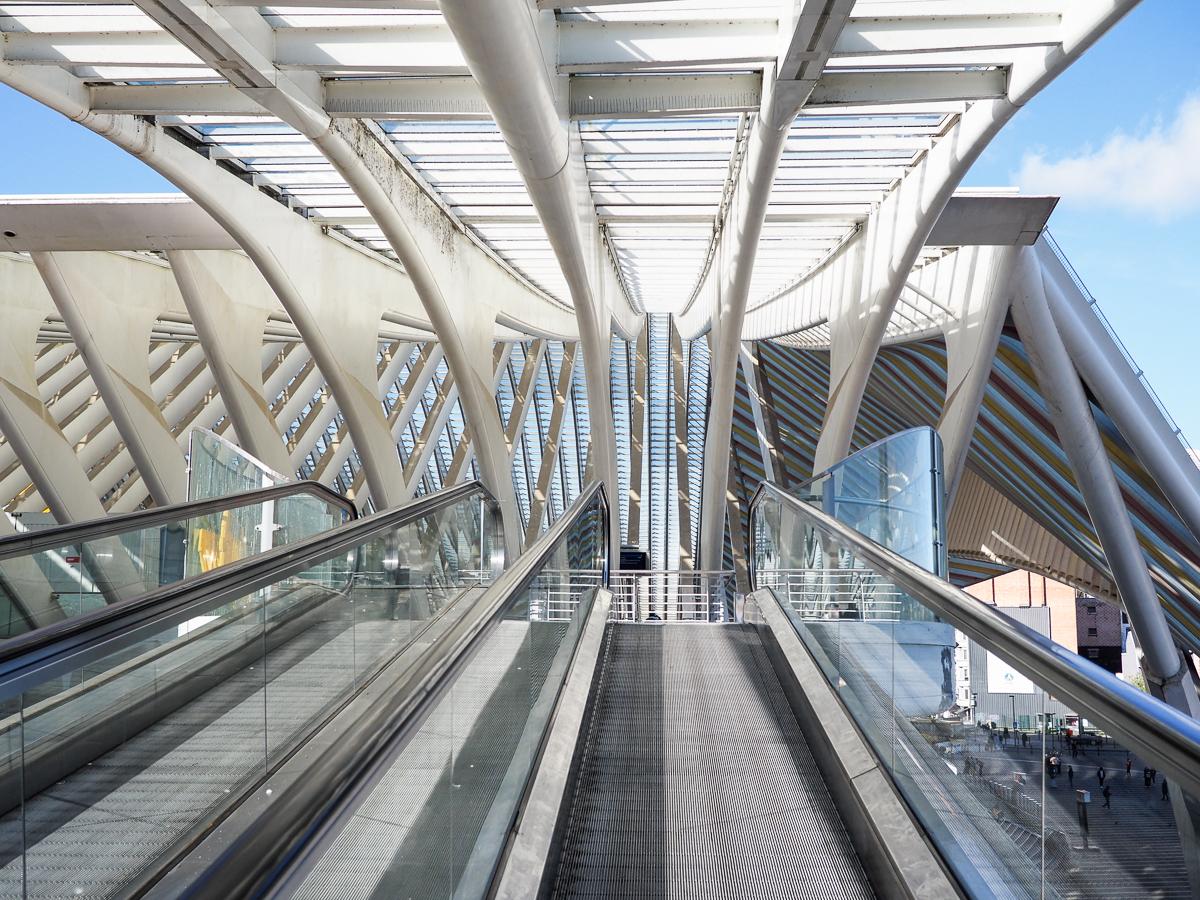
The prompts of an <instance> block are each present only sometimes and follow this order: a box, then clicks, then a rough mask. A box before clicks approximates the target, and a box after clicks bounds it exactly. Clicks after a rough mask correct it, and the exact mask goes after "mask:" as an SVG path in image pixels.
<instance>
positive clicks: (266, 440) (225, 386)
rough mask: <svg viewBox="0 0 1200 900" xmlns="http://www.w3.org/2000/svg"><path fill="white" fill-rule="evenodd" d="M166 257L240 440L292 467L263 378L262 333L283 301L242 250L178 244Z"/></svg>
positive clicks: (279, 465) (275, 465) (272, 462)
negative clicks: (177, 247)
mask: <svg viewBox="0 0 1200 900" xmlns="http://www.w3.org/2000/svg"><path fill="white" fill-rule="evenodd" d="M167 259H168V260H169V261H170V263H171V271H172V273H173V274H174V276H175V281H176V283H177V284H178V285H179V292H180V293H181V294H182V295H183V302H184V305H185V306H186V307H187V310H188V314H189V315H190V316H191V319H192V324H193V325H195V326H196V333H197V334H198V335H199V336H200V343H201V346H203V348H204V355H205V356H206V357H207V359H208V364H209V366H210V368H211V369H212V373H213V378H214V379H215V380H216V382H217V386H218V387H219V388H220V391H221V396H222V397H223V398H224V400H225V407H226V409H228V411H229V416H230V418H231V419H232V420H233V427H234V429H235V430H236V431H237V437H238V443H239V444H241V446H242V447H243V448H245V449H246V451H247V452H249V453H251V454H252V455H254V456H255V457H257V458H258V459H261V460H262V461H263V462H264V463H266V464H267V465H268V466H270V467H271V468H272V469H274V470H275V471H276V472H281V473H284V474H288V473H290V472H291V471H292V464H291V461H290V460H289V459H288V454H287V448H286V447H285V446H284V444H283V439H282V436H281V435H280V433H279V427H278V426H277V424H276V422H275V417H274V416H272V415H271V410H270V407H269V406H268V403H267V400H266V398H265V390H264V388H263V380H262V346H263V333H264V331H265V330H266V325H267V317H268V316H269V315H270V314H271V313H272V312H274V311H275V310H276V309H278V306H279V304H278V301H277V299H276V297H275V295H274V294H273V293H271V290H270V288H269V287H268V286H267V284H266V282H264V281H263V280H262V276H261V275H259V273H258V271H257V270H256V269H255V268H254V265H253V263H251V262H250V261H249V260H248V259H247V258H246V257H244V256H242V255H241V254H237V253H231V252H229V251H227V250H175V251H171V252H170V253H168V254H167ZM264 301H265V305H264Z"/></svg>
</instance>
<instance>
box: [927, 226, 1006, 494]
mask: <svg viewBox="0 0 1200 900" xmlns="http://www.w3.org/2000/svg"><path fill="white" fill-rule="evenodd" d="M1017 252H1018V251H1017V248H1015V247H963V248H961V249H959V250H958V252H956V253H954V254H953V255H952V256H953V260H952V262H951V263H950V264H951V265H952V271H950V272H948V273H945V275H944V277H942V278H936V276H938V275H943V273H942V272H940V271H939V272H936V273H932V274H934V275H935V282H936V281H941V282H942V283H943V284H945V285H946V287H947V288H948V295H949V303H948V308H949V309H950V310H951V311H952V313H953V315H952V316H947V317H946V318H945V320H944V321H943V323H942V333H943V335H944V336H945V339H946V401H945V404H944V405H943V407H942V415H941V418H940V419H939V420H938V425H937V429H938V434H939V435H940V436H941V439H942V447H943V450H944V454H943V460H944V464H945V482H946V507H947V509H949V508H950V505H951V504H952V503H953V502H954V495H955V493H956V492H957V491H958V484H959V481H960V480H961V479H962V474H963V471H964V469H965V468H966V465H967V452H968V451H969V450H970V448H971V438H972V436H973V435H974V433H975V423H976V422H977V421H978V419H979V405H980V403H982V402H983V394H984V391H986V390H987V385H988V378H989V377H990V376H991V373H992V359H993V357H995V355H996V347H997V345H998V344H999V343H1000V332H1001V330H1002V329H1003V328H1004V318H1005V314H1006V313H1007V312H1008V308H1009V298H1010V297H1011V292H1012V265H1013V260H1014V259H1015V258H1016V255H1017ZM943 265H946V261H945V260H943V261H942V262H939V263H935V264H933V265H931V266H930V267H929V268H933V267H934V266H939V267H940V266H943ZM940 286H941V285H939V287H940ZM930 288H931V289H934V290H936V289H937V288H935V287H934V286H933V285H930ZM939 296H945V295H941V294H939Z"/></svg>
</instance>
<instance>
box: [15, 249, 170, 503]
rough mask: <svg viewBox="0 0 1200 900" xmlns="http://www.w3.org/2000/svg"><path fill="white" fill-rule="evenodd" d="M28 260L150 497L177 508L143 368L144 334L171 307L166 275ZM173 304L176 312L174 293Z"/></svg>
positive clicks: (102, 262)
mask: <svg viewBox="0 0 1200 900" xmlns="http://www.w3.org/2000/svg"><path fill="white" fill-rule="evenodd" d="M33 260H34V262H35V263H36V264H37V267H38V271H39V272H40V273H41V275H42V280H43V281H44V282H45V284H46V288H47V289H48V290H49V291H50V296H51V297H52V298H53V299H54V305H55V306H57V307H58V311H59V313H60V314H61V315H62V317H63V321H64V322H65V323H66V325H67V328H68V330H70V332H71V336H72V337H73V338H74V339H75V344H76V346H78V347H79V352H80V353H82V354H83V357H84V359H86V360H87V364H88V374H90V375H91V378H92V381H93V382H95V384H96V388H97V389H98V390H99V391H100V395H101V396H102V397H103V398H104V403H105V406H107V407H108V411H109V414H110V415H111V416H112V418H113V421H114V422H116V424H117V428H118V429H119V430H120V432H121V437H122V439H123V440H124V441H125V446H127V447H128V448H129V452H130V454H131V455H132V456H133V459H134V462H135V463H136V464H137V468H138V472H139V474H140V475H141V476H142V479H143V480H144V481H145V483H146V487H147V488H148V489H149V491H150V496H151V497H153V498H154V502H155V503H156V504H158V505H160V506H167V505H170V504H174V503H182V502H184V501H185V500H186V499H187V463H186V462H185V460H184V456H183V453H182V451H181V450H180V449H179V445H178V444H177V443H176V441H175V436H174V435H173V434H172V433H171V428H170V426H169V425H168V424H167V422H166V420H165V419H163V415H162V411H161V410H160V409H159V408H158V404H157V403H156V402H155V400H154V393H153V390H152V388H151V386H150V372H149V370H148V369H147V367H146V358H147V355H148V353H149V348H150V332H151V330H152V329H153V327H154V323H155V322H156V321H157V320H158V317H159V316H160V315H162V314H163V313H164V312H167V311H168V310H169V309H171V307H172V305H173V304H172V303H171V300H172V297H171V295H170V293H168V289H169V291H170V292H172V293H174V292H175V285H174V283H173V282H172V281H171V278H170V274H169V273H168V272H165V271H154V272H153V273H151V272H147V271H137V274H136V275H135V274H134V272H135V270H136V269H140V267H131V266H130V265H129V261H128V260H126V259H123V258H121V257H118V256H114V255H112V254H107V253H34V254H33ZM146 268H147V269H149V268H150V266H149V264H147V266H146ZM174 299H175V301H176V304H177V305H181V304H180V302H179V299H178V294H177V293H175V297H174Z"/></svg>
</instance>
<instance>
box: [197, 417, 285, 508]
mask: <svg viewBox="0 0 1200 900" xmlns="http://www.w3.org/2000/svg"><path fill="white" fill-rule="evenodd" d="M291 480H292V479H290V478H289V477H288V476H286V475H284V474H283V473H281V472H276V471H275V470H274V469H272V468H271V467H270V466H268V465H267V464H266V463H264V462H262V461H261V460H259V459H256V458H255V457H253V456H251V455H250V454H249V453H247V452H246V451H245V450H243V449H242V448H241V447H239V446H238V445H237V444H234V443H233V442H231V441H228V440H226V439H225V438H223V437H221V435H219V434H215V433H214V432H211V431H209V430H208V429H207V428H199V427H193V428H192V430H191V431H190V432H188V499H189V500H207V499H208V498H210V497H224V496H225V495H227V494H235V493H241V492H242V491H254V490H258V489H259V488H265V487H271V486H272V485H276V484H283V483H284V482H287V481H291Z"/></svg>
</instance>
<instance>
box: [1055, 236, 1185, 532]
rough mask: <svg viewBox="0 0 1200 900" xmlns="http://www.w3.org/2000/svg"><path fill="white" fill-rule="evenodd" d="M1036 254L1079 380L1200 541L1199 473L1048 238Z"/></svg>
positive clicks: (1056, 320)
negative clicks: (1102, 408)
mask: <svg viewBox="0 0 1200 900" xmlns="http://www.w3.org/2000/svg"><path fill="white" fill-rule="evenodd" d="M1036 252H1037V257H1038V260H1039V262H1040V263H1041V266H1042V276H1043V280H1044V282H1045V285H1046V300H1047V302H1048V303H1049V304H1050V313H1051V315H1053V316H1054V324H1055V325H1056V326H1057V328H1058V331H1059V334H1061V335H1062V339H1063V343H1065V344H1066V346H1067V352H1068V353H1070V354H1071V359H1072V361H1073V362H1074V363H1075V366H1076V367H1077V368H1078V369H1079V374H1080V375H1082V376H1083V380H1084V381H1085V382H1086V383H1087V385H1088V387H1089V388H1091V389H1092V392H1093V393H1094V394H1095V395H1096V397H1097V398H1098V399H1099V401H1100V404H1101V406H1103V407H1104V411H1105V412H1106V413H1107V414H1108V415H1109V416H1111V417H1112V419H1113V421H1114V422H1115V423H1116V425H1117V428H1119V429H1120V431H1121V435H1122V436H1123V437H1124V438H1125V440H1126V441H1128V442H1129V445H1130V446H1131V447H1132V448H1133V450H1134V452H1135V453H1136V454H1137V457H1138V459H1139V460H1140V461H1141V463H1142V465H1144V466H1145V467H1146V471H1147V472H1149V473H1150V476H1151V477H1152V478H1153V479H1154V482H1155V484H1157V485H1158V487H1159V489H1160V490H1161V491H1162V492H1163V495H1164V496H1165V497H1166V498H1167V502H1168V503H1170V504H1171V506H1172V507H1173V508H1174V509H1175V512H1176V513H1178V514H1179V518H1181V519H1182V520H1183V522H1184V524H1186V525H1187V527H1188V529H1189V530H1190V531H1191V533H1192V536H1193V537H1194V538H1196V540H1197V541H1200V468H1197V466H1196V463H1195V462H1194V461H1193V460H1192V458H1191V457H1190V456H1188V453H1187V451H1186V450H1185V449H1184V447H1183V445H1182V444H1181V443H1180V442H1179V440H1178V439H1177V438H1176V435H1175V434H1174V433H1173V432H1172V431H1171V429H1170V427H1169V426H1168V425H1167V421H1166V419H1165V418H1164V417H1163V415H1162V414H1161V413H1160V412H1159V411H1158V409H1157V408H1156V406H1155V404H1154V401H1153V400H1152V399H1151V397H1150V395H1149V393H1148V392H1147V390H1146V386H1145V385H1144V384H1143V383H1142V382H1141V380H1139V378H1138V375H1137V373H1136V372H1135V371H1134V370H1133V369H1131V368H1130V366H1129V364H1128V363H1127V362H1126V361H1125V357H1124V356H1123V355H1122V353H1121V351H1120V349H1119V348H1118V347H1117V345H1116V342H1115V341H1114V340H1113V338H1112V335H1111V334H1109V333H1108V331H1107V330H1106V329H1105V327H1104V325H1103V324H1102V323H1101V321H1100V319H1099V317H1098V316H1097V315H1096V313H1095V312H1094V311H1093V310H1092V309H1091V307H1090V303H1089V299H1088V297H1087V296H1086V295H1084V293H1083V292H1082V291H1081V290H1080V289H1079V286H1078V285H1076V284H1075V282H1074V280H1073V279H1072V278H1071V277H1070V274H1069V273H1068V272H1067V270H1066V268H1065V267H1064V265H1063V263H1062V261H1061V260H1060V259H1059V258H1058V256H1057V254H1055V253H1054V251H1053V250H1052V249H1051V247H1050V246H1049V244H1048V242H1047V241H1046V240H1045V239H1044V238H1043V239H1042V240H1040V241H1039V242H1038V243H1037V245H1036Z"/></svg>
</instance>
